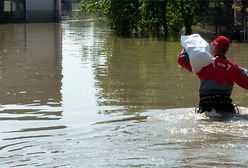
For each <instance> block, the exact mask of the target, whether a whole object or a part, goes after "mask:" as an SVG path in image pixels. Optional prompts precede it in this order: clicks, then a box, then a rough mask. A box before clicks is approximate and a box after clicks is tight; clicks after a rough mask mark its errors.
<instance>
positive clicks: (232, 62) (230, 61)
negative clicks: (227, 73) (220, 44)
mask: <svg viewBox="0 0 248 168" xmlns="http://www.w3.org/2000/svg"><path fill="white" fill-rule="evenodd" d="M226 61H227V62H228V63H230V64H232V65H233V66H234V67H238V66H239V65H238V64H237V63H236V62H235V61H234V60H232V59H226Z"/></svg>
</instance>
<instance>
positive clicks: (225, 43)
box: [211, 36, 230, 50]
mask: <svg viewBox="0 0 248 168" xmlns="http://www.w3.org/2000/svg"><path fill="white" fill-rule="evenodd" d="M211 44H212V45H213V46H217V47H220V48H223V49H226V50H227V49H228V48H229V46H230V40H229V39H228V38H227V37H225V36H218V37H217V38H215V39H214V41H213V42H212V43H211Z"/></svg>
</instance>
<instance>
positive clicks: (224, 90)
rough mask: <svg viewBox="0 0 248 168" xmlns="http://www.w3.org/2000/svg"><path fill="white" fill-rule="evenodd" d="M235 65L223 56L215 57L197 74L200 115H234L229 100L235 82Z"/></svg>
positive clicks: (230, 100)
mask: <svg viewBox="0 0 248 168" xmlns="http://www.w3.org/2000/svg"><path fill="white" fill-rule="evenodd" d="M236 72H237V65H236V64H235V63H233V62H231V61H229V60H227V59H226V58H225V57H224V56H216V57H215V59H214V62H213V63H212V64H210V65H208V66H206V67H204V68H203V69H202V70H201V71H200V72H198V73H197V75H198V77H199V79H200V89H199V94H200V103H199V106H200V109H199V110H200V111H199V112H200V113H201V112H206V111H208V112H210V111H212V110H213V109H214V110H216V111H218V112H228V113H235V109H234V106H233V104H232V99H231V98H230V96H231V94H232V90H233V85H234V83H235V82H236Z"/></svg>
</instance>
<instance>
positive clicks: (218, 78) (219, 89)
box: [178, 52, 248, 96]
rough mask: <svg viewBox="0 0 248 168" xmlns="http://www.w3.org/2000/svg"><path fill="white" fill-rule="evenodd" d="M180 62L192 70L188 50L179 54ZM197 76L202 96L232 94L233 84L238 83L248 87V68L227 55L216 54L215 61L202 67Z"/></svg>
mask: <svg viewBox="0 0 248 168" xmlns="http://www.w3.org/2000/svg"><path fill="white" fill-rule="evenodd" d="M178 63H179V64H180V65H181V66H182V67H183V68H185V69H187V70H188V71H190V72H192V68H191V65H190V62H189V57H188V54H187V53H186V52H181V53H180V54H179V55H178ZM197 76H198V77H199V79H200V82H201V83H200V89H199V92H200V96H204V95H210V94H211V95H214V94H225V95H228V96H231V94H232V90H233V85H234V83H237V84H238V85H239V86H241V87H242V88H245V89H248V70H246V69H244V68H242V67H240V66H239V65H237V64H236V63H235V62H233V61H230V60H228V59H226V57H225V56H222V57H221V56H216V57H215V59H214V62H213V63H212V64H209V65H208V66H206V67H204V68H202V69H201V70H200V71H199V72H198V73H197Z"/></svg>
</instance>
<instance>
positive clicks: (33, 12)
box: [26, 0, 61, 22]
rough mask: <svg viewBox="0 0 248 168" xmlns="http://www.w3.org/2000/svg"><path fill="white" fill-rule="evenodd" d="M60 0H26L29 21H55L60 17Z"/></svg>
mask: <svg viewBox="0 0 248 168" xmlns="http://www.w3.org/2000/svg"><path fill="white" fill-rule="evenodd" d="M60 9H61V7H60V0H26V11H27V12H26V19H27V21H28V22H53V21H57V20H59V18H60V12H59V11H60Z"/></svg>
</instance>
